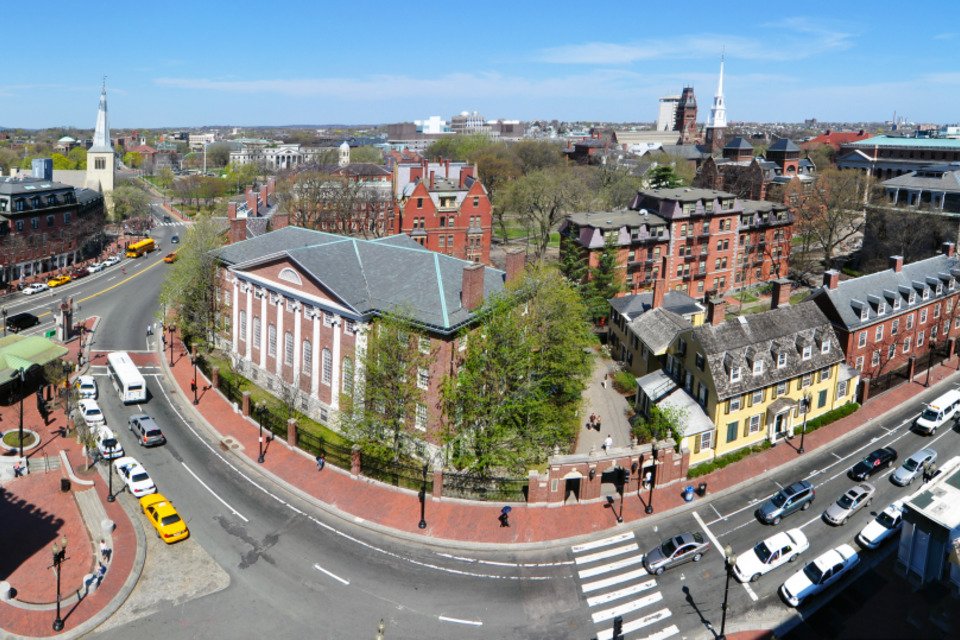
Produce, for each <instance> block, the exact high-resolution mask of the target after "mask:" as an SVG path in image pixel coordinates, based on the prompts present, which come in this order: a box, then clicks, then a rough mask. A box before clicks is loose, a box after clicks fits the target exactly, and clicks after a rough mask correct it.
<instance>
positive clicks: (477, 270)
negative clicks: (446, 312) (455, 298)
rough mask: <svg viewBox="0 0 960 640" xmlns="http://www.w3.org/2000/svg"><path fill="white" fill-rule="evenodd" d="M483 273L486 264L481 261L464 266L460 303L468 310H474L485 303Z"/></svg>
mask: <svg viewBox="0 0 960 640" xmlns="http://www.w3.org/2000/svg"><path fill="white" fill-rule="evenodd" d="M483 274H484V266H483V265H482V264H480V263H479V262H475V263H473V264H469V265H467V266H466V267H464V268H463V287H462V289H461V291H460V303H461V304H462V305H463V306H464V307H465V308H466V309H467V310H468V311H473V310H474V309H476V308H477V307H479V306H480V305H481V304H483Z"/></svg>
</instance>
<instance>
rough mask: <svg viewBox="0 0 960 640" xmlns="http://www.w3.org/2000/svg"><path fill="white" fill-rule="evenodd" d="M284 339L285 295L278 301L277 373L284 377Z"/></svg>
mask: <svg viewBox="0 0 960 640" xmlns="http://www.w3.org/2000/svg"><path fill="white" fill-rule="evenodd" d="M283 354H284V339H283V296H280V300H279V301H278V302H277V362H276V365H277V375H278V376H280V378H281V379H283V376H282V374H283V357H284V355H283Z"/></svg>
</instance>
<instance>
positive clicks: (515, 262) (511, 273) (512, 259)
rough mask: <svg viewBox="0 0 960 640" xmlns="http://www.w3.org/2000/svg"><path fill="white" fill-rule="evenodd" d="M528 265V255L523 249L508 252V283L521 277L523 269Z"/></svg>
mask: <svg viewBox="0 0 960 640" xmlns="http://www.w3.org/2000/svg"><path fill="white" fill-rule="evenodd" d="M526 265H527V256H526V254H525V253H524V251H523V249H513V250H512V251H508V252H507V265H506V272H507V284H511V283H513V282H516V281H517V280H519V279H520V276H521V275H523V270H524V268H525V267H526Z"/></svg>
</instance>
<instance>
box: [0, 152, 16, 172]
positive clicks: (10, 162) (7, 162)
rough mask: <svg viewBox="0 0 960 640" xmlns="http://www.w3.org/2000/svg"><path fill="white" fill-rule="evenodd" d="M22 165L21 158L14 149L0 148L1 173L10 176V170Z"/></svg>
mask: <svg viewBox="0 0 960 640" xmlns="http://www.w3.org/2000/svg"><path fill="white" fill-rule="evenodd" d="M19 164H20V156H18V155H17V153H16V152H15V151H14V150H13V149H7V148H5V147H4V148H0V171H2V172H3V174H4V175H9V174H10V169H13V168H15V167H17V166H19Z"/></svg>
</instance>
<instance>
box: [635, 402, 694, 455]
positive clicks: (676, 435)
mask: <svg viewBox="0 0 960 640" xmlns="http://www.w3.org/2000/svg"><path fill="white" fill-rule="evenodd" d="M686 419H687V413H686V411H685V410H683V409H680V408H678V407H669V406H667V407H664V406H659V405H653V406H651V407H650V415H649V416H647V417H644V418H640V419H638V420H637V421H636V422H635V423H634V425H633V435H634V436H636V438H637V442H640V443H641V444H642V443H645V442H657V441H659V440H665V439H666V438H673V441H674V443H676V446H677V447H679V446H680V441H681V440H682V439H683V425H684V424H685V423H686Z"/></svg>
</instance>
